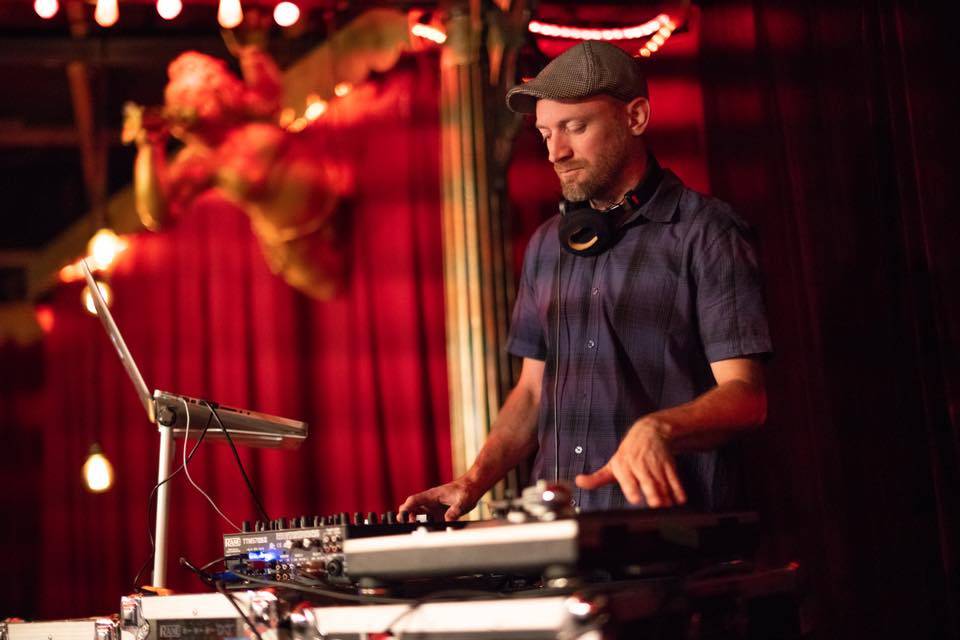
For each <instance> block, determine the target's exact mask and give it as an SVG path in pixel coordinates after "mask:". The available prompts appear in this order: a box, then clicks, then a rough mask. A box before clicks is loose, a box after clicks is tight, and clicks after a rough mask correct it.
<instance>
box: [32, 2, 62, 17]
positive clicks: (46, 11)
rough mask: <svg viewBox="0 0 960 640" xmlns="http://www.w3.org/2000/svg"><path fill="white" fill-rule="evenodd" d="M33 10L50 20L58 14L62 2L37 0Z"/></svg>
mask: <svg viewBox="0 0 960 640" xmlns="http://www.w3.org/2000/svg"><path fill="white" fill-rule="evenodd" d="M33 10H34V11H36V12H37V15H38V16H40V17H41V18H43V19H44V20H49V19H50V18H52V17H53V16H55V15H57V11H59V10H60V3H58V2H57V0H35V2H34V3H33Z"/></svg>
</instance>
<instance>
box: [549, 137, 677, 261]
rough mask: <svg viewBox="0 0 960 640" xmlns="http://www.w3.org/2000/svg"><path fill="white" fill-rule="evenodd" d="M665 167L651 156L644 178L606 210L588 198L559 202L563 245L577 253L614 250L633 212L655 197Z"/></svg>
mask: <svg viewBox="0 0 960 640" xmlns="http://www.w3.org/2000/svg"><path fill="white" fill-rule="evenodd" d="M662 178H663V169H661V168H660V165H659V164H658V163H657V161H656V160H655V159H654V158H653V156H651V157H650V169H649V171H648V172H647V175H646V177H645V178H644V179H643V181H642V182H641V183H640V184H639V185H637V186H636V187H635V188H634V189H631V190H630V191H628V192H627V193H626V195H624V196H623V200H622V201H621V202H620V203H619V204H617V205H615V206H613V207H611V208H610V209H606V210H605V211H600V210H598V209H594V208H593V207H591V206H590V201H589V200H582V201H580V202H572V201H570V200H561V201H560V224H559V225H558V226H557V233H558V235H559V237H560V246H561V247H563V248H564V249H565V250H566V251H568V252H569V253H572V254H573V255H575V256H597V255H600V254H601V253H603V252H604V251H608V250H609V249H611V248H612V247H613V246H614V245H615V244H617V242H618V241H619V240H620V238H621V237H622V236H623V229H624V223H625V222H626V221H627V219H628V218H629V217H630V214H632V213H633V212H635V211H636V210H637V209H639V208H640V207H642V206H643V205H645V204H646V203H647V202H649V201H650V199H651V198H652V197H653V194H654V193H655V192H656V190H657V187H658V186H660V181H661V179H662Z"/></svg>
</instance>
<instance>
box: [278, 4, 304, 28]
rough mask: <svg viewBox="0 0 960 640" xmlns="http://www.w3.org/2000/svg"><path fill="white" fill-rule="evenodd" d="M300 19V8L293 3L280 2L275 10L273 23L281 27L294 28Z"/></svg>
mask: <svg viewBox="0 0 960 640" xmlns="http://www.w3.org/2000/svg"><path fill="white" fill-rule="evenodd" d="M299 19H300V7H298V6H297V5H296V4H294V3H292V2H280V3H278V4H277V6H276V7H274V8H273V21H274V22H276V23H277V24H278V25H280V26H281V27H292V26H293V25H295V24H296V23H297V20H299Z"/></svg>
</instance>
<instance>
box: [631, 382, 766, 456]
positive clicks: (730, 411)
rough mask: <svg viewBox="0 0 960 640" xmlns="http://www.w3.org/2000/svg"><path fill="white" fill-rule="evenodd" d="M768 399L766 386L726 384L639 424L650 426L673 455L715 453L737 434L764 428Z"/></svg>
mask: <svg viewBox="0 0 960 640" xmlns="http://www.w3.org/2000/svg"><path fill="white" fill-rule="evenodd" d="M766 416H767V396H766V391H765V389H764V386H763V384H762V383H756V382H748V381H745V380H730V381H727V382H724V383H722V384H720V385H718V386H716V387H714V388H713V389H711V390H710V391H707V392H706V393H704V394H703V395H701V396H699V397H697V398H695V399H694V400H692V401H690V402H687V403H684V404H682V405H678V406H676V407H671V408H669V409H663V410H661V411H655V412H653V413H651V414H649V415H647V416H644V417H643V418H641V419H640V420H639V421H638V422H639V423H643V422H645V421H646V422H648V423H649V424H650V426H651V427H652V428H656V429H658V430H659V431H660V434H661V435H662V436H663V437H664V439H665V440H666V441H667V442H668V443H669V444H670V448H671V450H673V451H696V450H701V449H711V448H715V447H717V446H720V445H722V444H724V443H725V442H727V441H728V440H729V439H730V438H731V437H733V436H734V435H736V434H737V433H740V432H743V431H748V430H750V429H753V428H756V427H758V426H760V425H762V424H763V422H764V420H766Z"/></svg>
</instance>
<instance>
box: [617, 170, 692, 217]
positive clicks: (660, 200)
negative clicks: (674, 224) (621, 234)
mask: <svg viewBox="0 0 960 640" xmlns="http://www.w3.org/2000/svg"><path fill="white" fill-rule="evenodd" d="M682 193H683V183H682V182H680V178H678V177H677V175H676V174H675V173H674V172H673V171H670V169H664V170H663V178H661V180H660V184H659V186H657V190H656V191H654V192H653V197H651V198H650V199H649V200H647V202H645V203H644V204H643V205H641V206H640V207H639V208H638V209H637V210H635V211H633V212H632V213H631V214H630V215H629V216H628V217H627V219H626V220H625V221H624V223H623V224H624V226H626V225H630V224H633V223H634V222H636V221H637V219H638V218H640V217H641V216H642V217H644V218H646V219H647V220H650V221H652V222H671V221H672V220H673V217H674V214H675V213H676V212H677V205H678V204H679V203H680V196H681V195H682Z"/></svg>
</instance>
